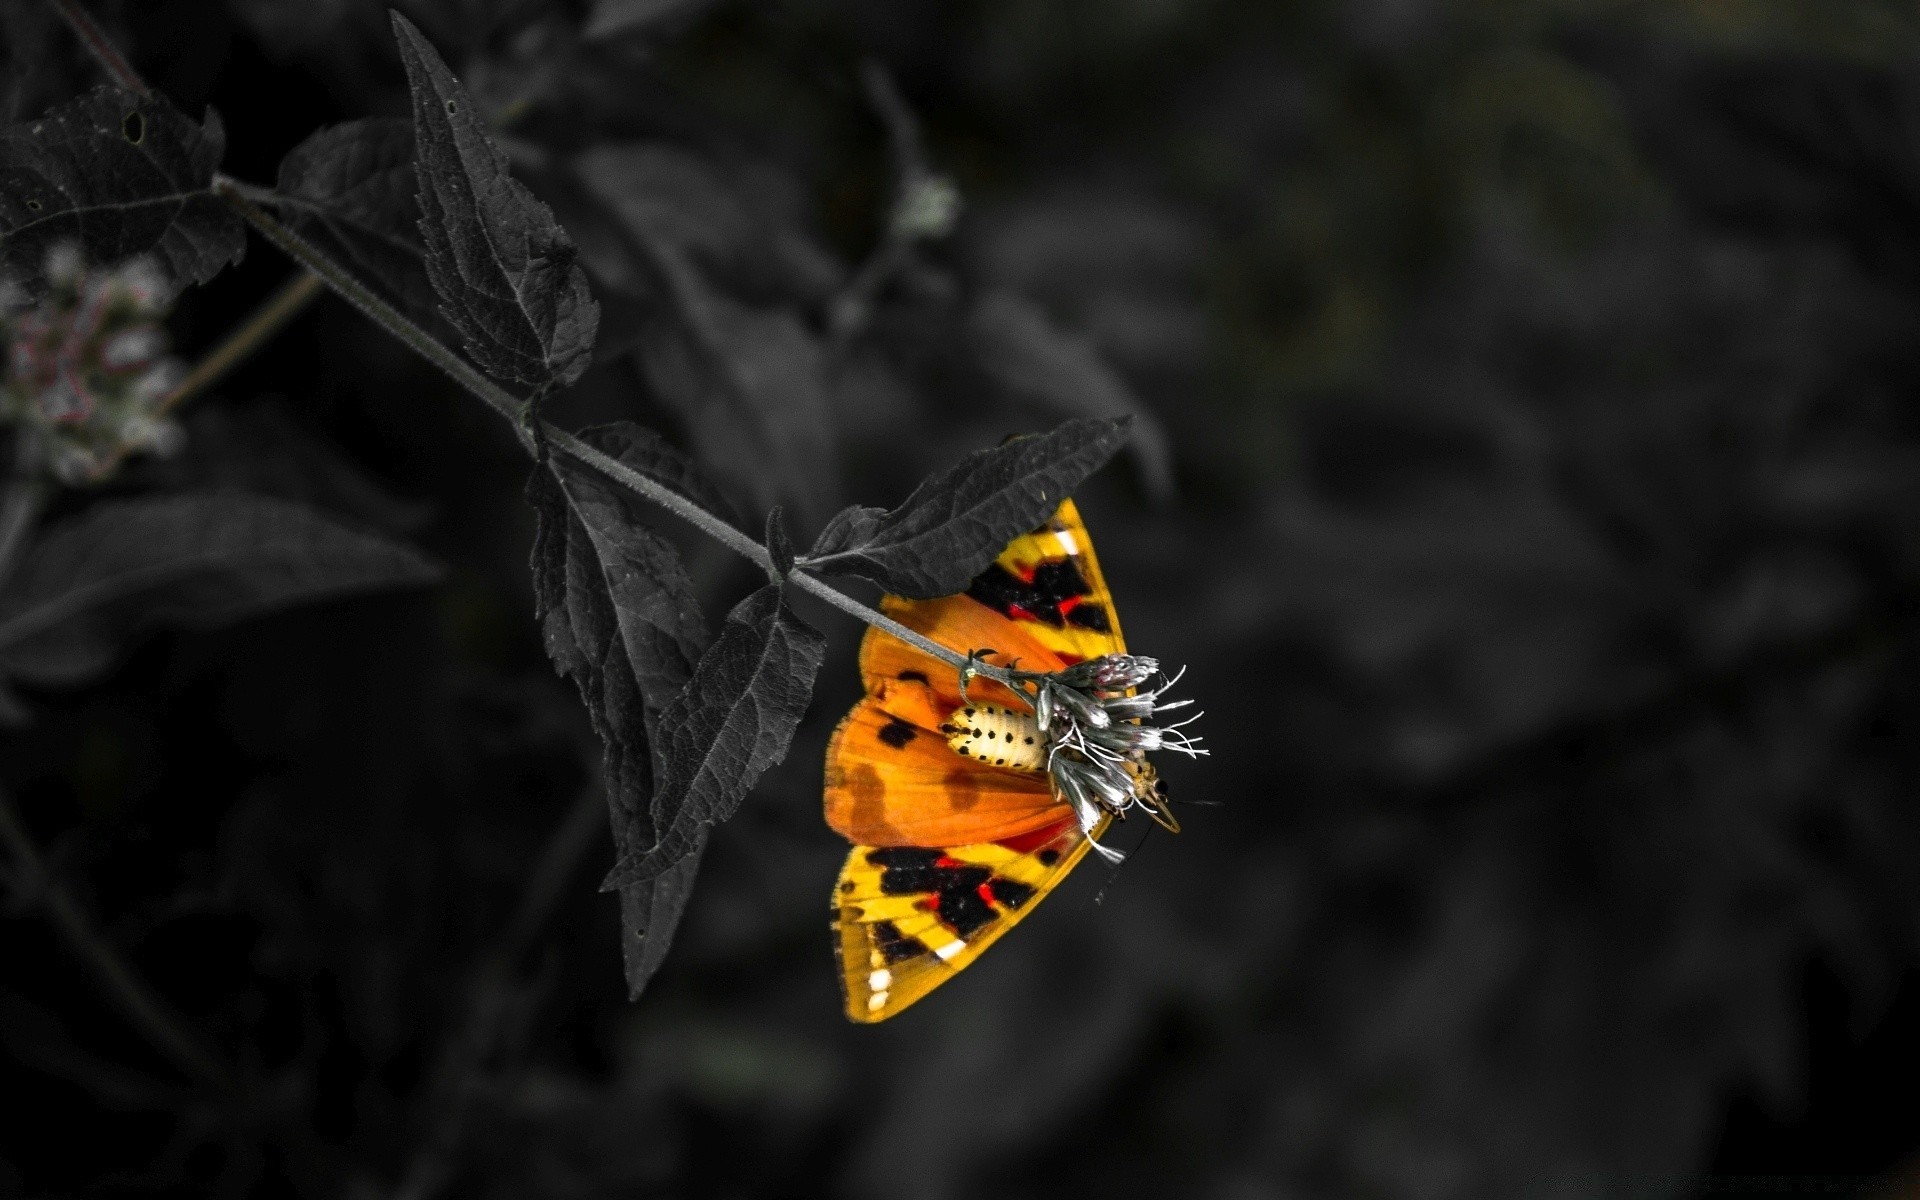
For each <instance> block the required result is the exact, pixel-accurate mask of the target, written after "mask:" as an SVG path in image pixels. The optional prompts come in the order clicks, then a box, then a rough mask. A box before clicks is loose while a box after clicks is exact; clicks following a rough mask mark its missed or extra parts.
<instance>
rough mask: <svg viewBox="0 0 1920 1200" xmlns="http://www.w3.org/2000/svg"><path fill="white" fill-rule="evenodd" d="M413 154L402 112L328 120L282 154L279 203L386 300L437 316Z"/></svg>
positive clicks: (303, 232)
mask: <svg viewBox="0 0 1920 1200" xmlns="http://www.w3.org/2000/svg"><path fill="white" fill-rule="evenodd" d="M413 158H414V145H413V125H412V124H411V123H410V122H408V121H405V120H402V119H400V118H398V117H377V118H373V119H370V120H365V121H348V122H347V123H345V124H343V125H331V126H328V127H327V128H325V129H321V130H319V131H317V132H315V133H314V134H313V135H312V136H310V137H309V138H307V140H306V141H304V142H301V143H300V144H299V145H298V146H295V147H294V148H293V149H292V150H290V151H288V152H287V156H286V157H285V158H283V159H281V160H280V183H279V188H278V193H279V199H280V200H281V203H280V205H279V207H280V209H281V212H282V216H283V218H284V219H285V220H286V222H287V224H288V225H290V226H292V228H293V230H294V232H296V233H298V234H300V236H302V237H304V238H306V239H307V241H309V242H311V243H313V245H314V246H315V247H316V248H318V249H319V250H320V251H322V252H323V253H325V254H326V255H327V256H328V257H329V258H331V259H333V260H334V261H335V262H338V263H341V264H343V265H345V266H347V267H349V268H351V269H352V270H353V271H354V273H355V274H356V275H358V276H360V277H361V278H362V279H363V280H365V281H366V282H368V283H369V284H371V285H372V286H373V287H374V289H375V290H376V291H378V292H380V293H381V294H382V296H383V297H384V298H385V299H386V300H388V301H389V302H391V303H393V304H394V305H396V306H397V307H399V308H401V309H402V310H404V311H406V312H407V313H408V315H410V316H413V317H415V318H416V319H419V318H425V319H426V320H427V321H428V322H434V323H437V322H438V320H439V309H438V305H437V303H436V297H435V294H434V290H433V285H432V283H431V282H430V281H429V280H428V279H427V269H426V245H425V243H424V242H422V241H421V239H420V204H419V201H418V199H417V193H418V191H419V182H418V176H417V175H416V174H415V173H414V169H413Z"/></svg>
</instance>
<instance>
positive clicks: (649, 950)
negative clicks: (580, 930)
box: [615, 828, 708, 999]
mask: <svg viewBox="0 0 1920 1200" xmlns="http://www.w3.org/2000/svg"><path fill="white" fill-rule="evenodd" d="M707 832H708V831H707V830H706V829H705V828H702V829H701V830H700V832H699V834H698V835H697V837H696V838H695V840H694V845H693V849H692V850H690V851H688V852H687V855H686V857H685V858H682V859H681V860H680V861H679V862H677V863H674V864H673V865H672V866H670V867H668V868H667V869H666V870H664V871H662V872H660V874H658V875H655V876H654V877H653V878H652V879H642V880H640V881H639V882H637V883H630V884H627V885H626V886H625V887H623V888H621V889H620V954H621V960H622V961H623V962H624V963H625V964H626V975H627V996H628V998H629V999H638V998H639V996H640V993H641V992H642V991H643V990H644V989H645V988H646V986H647V981H648V980H650V979H652V978H653V974H654V972H655V971H658V970H659V969H660V964H661V963H662V962H663V961H665V960H666V957H667V951H668V950H669V949H671V948H672V946H673V933H674V930H675V929H677V928H678V927H679V925H680V918H681V916H682V915H684V914H685V912H686V908H687V899H688V897H690V896H691V895H692V894H693V881H694V879H695V878H696V877H697V876H698V875H699V874H700V859H701V858H702V857H703V856H704V855H705V854H706V852H707ZM645 849H646V845H645V844H644V843H643V844H641V845H637V846H630V845H627V844H625V843H618V844H616V846H615V850H616V852H617V853H619V854H620V855H621V856H622V857H625V856H626V855H627V854H629V853H638V852H640V851H643V850H645Z"/></svg>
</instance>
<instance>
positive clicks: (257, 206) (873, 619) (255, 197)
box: [213, 176, 1014, 687]
mask: <svg viewBox="0 0 1920 1200" xmlns="http://www.w3.org/2000/svg"><path fill="white" fill-rule="evenodd" d="M213 186H214V190H215V191H216V192H218V193H219V194H220V196H221V197H222V198H223V199H225V200H226V202H227V203H228V204H229V205H230V206H232V208H233V210H234V211H235V212H236V213H238V214H239V215H240V217H241V219H243V220H245V221H246V222H247V223H248V224H249V225H252V226H253V227H254V228H255V229H256V230H258V231H259V232H260V234H261V236H263V237H265V238H266V239H267V240H268V241H270V242H272V243H273V244H274V245H275V246H277V247H278V248H279V249H280V250H281V251H282V252H284V253H285V254H287V255H288V256H289V257H291V258H292V259H294V261H296V262H298V263H300V264H301V265H303V266H305V267H306V268H307V269H308V270H309V271H311V272H313V274H315V275H317V276H319V277H320V278H321V279H322V280H324V281H325V282H326V284H327V286H328V287H331V288H332V289H333V290H334V291H336V292H338V293H339V294H340V295H341V297H342V298H344V299H345V300H346V301H347V302H348V303H349V304H352V305H353V306H354V307H355V308H357V309H359V310H360V311H361V312H362V313H363V314H365V315H366V317H367V318H368V319H369V320H371V321H373V322H374V323H376V324H378V325H380V326H381V327H382V328H384V329H385V330H386V331H387V332H388V333H391V334H392V335H393V336H394V337H396V338H398V339H399V340H400V341H402V342H405V343H406V344H407V345H408V346H411V347H412V348H413V349H414V351H415V352H417V353H418V354H419V355H420V356H421V357H423V358H425V359H426V360H427V361H428V362H430V363H432V364H433V365H434V366H436V367H439V368H440V369H441V370H442V371H444V372H446V374H447V375H448V376H449V377H450V378H451V379H452V380H453V381H454V382H455V383H457V384H459V385H460V386H461V387H463V388H465V389H466V390H467V391H469V392H471V393H472V394H473V395H475V396H477V397H478V398H479V399H480V400H481V401H483V402H484V403H485V404H486V405H487V406H488V407H489V408H491V409H493V410H494V411H495V412H497V413H499V414H500V415H501V416H503V417H505V418H506V419H507V420H508V421H509V422H510V423H511V424H512V425H513V427H514V430H515V432H516V434H517V435H518V436H519V438H520V443H521V445H522V447H524V448H525V449H526V450H527V452H528V453H529V454H536V453H537V447H536V444H535V439H534V437H533V436H532V434H531V432H530V430H531V429H533V428H538V429H539V431H540V433H541V436H542V437H544V438H545V440H546V442H547V444H548V445H550V446H552V447H554V448H555V449H558V450H560V451H561V452H562V453H565V454H566V455H568V456H569V457H571V458H573V459H574V460H575V461H577V462H581V463H584V464H586V465H587V466H590V467H592V468H593V469H594V470H596V471H598V472H599V473H600V474H602V475H604V476H606V477H607V478H608V479H610V480H612V481H613V482H615V483H618V484H619V485H621V486H622V487H624V488H626V489H627V490H629V491H631V492H633V493H635V494H637V495H639V496H641V497H643V498H645V499H647V500H650V501H652V502H653V503H655V504H657V505H659V506H660V507H662V508H664V509H666V510H667V511H668V512H671V513H673V514H674V515H675V516H677V517H679V518H681V519H682V520H684V521H686V522H688V523H689V524H691V525H693V526H695V527H696V528H698V529H699V530H700V531H701V532H703V533H705V534H707V535H708V536H709V537H712V538H714V539H715V540H716V541H718V542H720V543H721V544H722V545H724V546H726V547H727V548H728V549H729V550H732V551H733V552H734V553H736V554H739V555H740V556H742V557H743V558H746V559H748V560H749V561H751V562H753V563H755V564H757V565H758V566H760V567H763V568H765V567H768V566H770V565H771V560H770V559H769V558H768V557H767V552H766V549H765V548H764V547H762V546H761V545H760V543H758V542H756V541H754V540H753V539H752V538H750V537H748V536H747V535H746V534H744V533H742V532H740V531H739V530H738V529H735V528H734V527H733V526H732V525H730V524H728V523H727V522H726V521H724V520H722V519H720V518H719V517H717V516H715V515H713V514H712V513H710V512H708V511H707V510H706V509H704V508H701V507H700V506H699V505H698V504H695V503H694V502H693V501H691V500H689V499H687V498H686V497H685V496H682V495H681V494H680V493H678V492H676V491H674V490H673V489H671V488H669V487H666V486H665V485H663V484H660V483H657V482H655V481H654V480H652V479H650V478H648V477H647V476H645V475H643V474H641V473H640V472H638V471H636V470H634V469H633V468H632V467H629V466H627V465H626V464H625V463H623V462H621V461H620V460H618V459H616V458H614V457H612V456H611V455H608V454H605V453H603V452H601V451H599V450H596V449H595V448H593V447H592V446H589V445H588V444H587V443H585V442H583V441H581V440H580V439H579V438H577V437H575V436H574V435H572V434H571V433H568V432H566V431H565V430H563V429H560V428H559V427H557V426H555V425H551V424H549V423H547V422H545V421H536V422H529V421H527V420H526V419H525V414H526V402H525V401H523V400H521V399H520V398H518V397H516V396H514V395H513V394H512V393H510V392H508V391H507V390H505V389H504V388H502V387H500V385H498V384H496V383H494V382H493V381H492V380H491V379H488V378H487V377H486V376H485V375H482V374H481V373H480V372H479V371H478V370H476V369H475V368H474V367H472V366H471V365H469V364H468V363H467V361H466V360H465V359H463V358H461V357H460V356H459V355H457V354H455V353H454V352H453V351H452V350H450V349H448V348H447V347H446V346H443V345H441V344H440V342H439V341H438V340H437V339H436V338H434V337H433V336H432V335H431V334H429V333H427V332H426V331H425V330H424V329H421V328H420V327H419V326H418V325H415V324H414V323H413V322H412V321H410V320H408V319H407V318H406V317H405V316H404V315H402V314H401V313H400V312H399V311H398V310H397V309H395V308H394V307H393V306H392V305H390V304H388V303H387V302H386V301H384V300H382V299H381V298H380V297H379V296H377V295H375V294H374V292H373V291H372V290H371V289H369V288H368V287H366V285H364V284H362V283H361V282H360V281H359V280H357V279H355V278H354V277H353V276H352V275H351V274H349V273H348V272H347V271H345V270H344V269H342V268H341V267H340V266H338V265H337V264H335V263H334V262H333V261H332V260H331V259H329V258H327V256H326V255H324V254H322V253H320V251H319V250H317V249H315V248H314V247H313V246H311V245H309V244H307V242H306V240H305V239H304V238H302V237H301V236H300V235H299V234H297V233H295V232H294V231H293V230H291V229H289V228H287V227H286V226H285V225H282V224H281V223H280V222H279V221H277V220H275V219H274V217H273V216H272V215H271V214H269V213H268V212H267V211H266V210H265V208H263V207H262V205H272V204H274V203H275V202H276V201H277V199H278V197H277V196H276V195H275V193H274V192H273V191H272V190H270V189H267V188H259V187H254V186H251V185H248V184H244V183H241V182H239V181H238V180H235V179H229V178H227V177H226V176H216V177H215V179H214V185H213ZM788 579H789V580H791V581H792V583H793V585H794V586H795V587H797V588H799V589H800V590H801V591H803V592H806V593H807V594H809V595H811V596H815V597H817V598H819V599H821V600H824V601H826V602H827V603H828V604H830V605H832V606H833V607H835V608H837V609H839V610H840V611H841V612H844V613H847V614H848V615H850V616H852V617H855V618H857V619H858V620H861V621H864V622H866V623H867V624H868V625H871V626H874V627H875V628H877V629H882V630H885V631H886V632H887V633H890V634H892V635H893V636H894V637H896V638H899V639H900V640H901V641H903V642H906V643H907V644H908V645H910V646H913V647H915V648H916V649H918V650H921V651H924V652H925V653H927V654H931V655H933V656H934V657H935V658H938V659H940V660H941V661H942V662H945V663H947V664H949V665H950V666H952V667H954V668H955V669H956V670H957V669H963V668H968V667H969V663H968V659H967V657H966V656H965V655H964V654H961V653H959V652H958V651H956V650H952V649H949V648H948V647H946V646H942V645H940V644H939V643H938V642H935V641H932V640H931V639H929V638H926V637H923V636H921V635H920V634H919V633H917V632H915V631H914V630H911V629H908V628H907V627H906V626H905V625H902V624H900V622H898V621H896V620H894V619H893V618H891V617H889V616H887V615H886V614H884V613H881V612H879V611H877V610H875V609H872V608H869V607H868V606H867V605H865V604H862V603H860V602H859V601H858V600H855V599H854V598H853V597H851V596H849V595H847V594H846V593H845V592H842V591H840V590H839V589H837V588H835V587H833V586H832V585H830V584H828V583H826V582H824V581H822V580H820V579H819V578H817V577H815V576H812V575H809V574H807V573H806V572H804V571H798V570H796V571H794V572H792V573H791V574H790V575H788ZM971 669H972V670H973V673H974V674H977V675H979V676H980V677H982V678H985V679H993V680H996V681H998V682H1000V683H1003V684H1006V685H1008V686H1009V687H1012V686H1014V684H1013V682H1012V680H1011V678H1010V677H1008V676H1007V675H1005V674H1004V673H1002V672H1001V671H1000V670H999V669H998V668H995V667H991V666H987V665H985V664H980V663H975V664H973V665H972V667H971Z"/></svg>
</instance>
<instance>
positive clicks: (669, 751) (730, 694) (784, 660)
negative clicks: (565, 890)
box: [602, 583, 827, 888]
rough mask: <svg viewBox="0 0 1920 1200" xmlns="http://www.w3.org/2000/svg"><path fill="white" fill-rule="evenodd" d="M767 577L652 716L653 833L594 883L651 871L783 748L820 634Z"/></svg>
mask: <svg viewBox="0 0 1920 1200" xmlns="http://www.w3.org/2000/svg"><path fill="white" fill-rule="evenodd" d="M783 590H784V589H783V587H782V585H781V584H778V583H770V584H768V585H766V586H765V587H763V588H761V589H760V590H759V591H757V592H754V593H753V594H752V595H750V596H748V597H747V598H746V599H745V600H742V601H741V602H740V603H739V604H738V605H736V606H735V607H734V610H733V611H732V612H731V613H728V614H727V623H726V624H725V625H724V626H723V627H722V628H721V630H720V636H719V637H718V638H716V639H714V643H713V645H712V646H711V647H709V648H708V650H707V652H706V653H705V654H704V655H702V656H701V658H700V665H699V666H698V667H697V668H696V669H695V670H694V673H693V679H692V680H691V681H690V682H689V683H688V684H687V686H686V688H685V690H684V691H682V692H681V693H680V695H679V696H677V697H676V698H675V699H674V702H673V703H672V704H671V705H669V706H668V707H667V710H666V711H665V712H664V713H662V714H661V715H660V721H659V726H658V729H659V736H658V745H657V747H656V754H657V755H658V759H657V762H656V765H655V768H654V776H655V779H656V780H657V781H658V789H657V791H656V793H655V795H654V802H653V813H654V826H655V828H657V829H658V830H660V835H659V838H658V840H657V841H656V842H655V843H654V844H653V845H652V846H651V847H648V848H646V849H645V850H644V851H642V852H641V853H638V854H629V855H627V856H626V857H625V858H623V859H622V860H621V861H620V863H619V865H618V866H616V867H615V868H614V869H613V872H612V874H610V875H608V876H607V880H606V883H605V884H603V885H602V886H603V887H607V888H613V887H623V886H626V885H629V884H633V883H636V882H639V881H642V880H647V879H653V878H658V877H660V876H661V875H662V874H663V873H664V872H666V871H667V870H669V869H670V868H671V867H673V866H674V864H676V863H678V862H681V861H683V860H684V859H686V858H687V856H689V855H690V854H692V853H694V852H695V851H696V850H697V849H698V848H699V846H700V845H701V843H702V842H703V841H704V839H705V837H706V832H707V829H708V827H709V826H713V825H718V824H719V823H720V822H722V821H725V820H727V819H728V818H729V817H731V816H733V814H734V812H735V811H737V810H738V809H739V807H740V802H741V801H742V800H743V799H745V798H746V795H747V792H748V791H749V790H750V789H751V788H752V787H753V785H754V783H755V782H757V781H758V780H759V778H760V776H761V775H763V774H765V773H766V770H767V768H769V767H772V766H774V765H775V764H777V763H778V762H780V760H781V759H783V758H785V757H786V755H787V745H788V743H789V742H791V741H792V739H793V731H794V729H795V728H796V727H797V726H798V725H799V724H800V718H801V716H802V715H804V714H805V712H806V709H807V701H808V700H809V699H810V698H811V696H812V695H813V678H814V675H815V673H817V672H818V671H819V669H820V663H821V660H822V659H824V658H825V657H826V651H827V643H826V639H825V638H823V637H821V636H820V635H819V634H818V633H816V632H814V630H813V629H811V628H810V627H808V626H807V625H806V624H805V623H804V622H803V621H801V620H800V619H799V618H798V617H796V616H794V615H793V613H792V611H791V610H789V609H788V608H787V606H786V603H785V601H784V600H783V598H782V593H783Z"/></svg>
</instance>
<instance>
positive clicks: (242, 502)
mask: <svg viewBox="0 0 1920 1200" xmlns="http://www.w3.org/2000/svg"><path fill="white" fill-rule="evenodd" d="M438 574H439V570H438V568H437V567H435V566H434V565H433V564H432V563H430V562H429V561H428V560H427V559H425V558H424V557H422V556H421V555H420V554H419V553H418V552H417V551H415V550H413V549H411V548H409V547H407V546H405V545H403V544H402V543H399V542H395V541H392V540H389V539H387V538H384V537H378V536H374V535H372V534H367V533H362V532H359V531H356V530H352V529H348V528H346V527H344V526H342V525H338V524H336V523H335V522H334V521H332V520H331V519H330V518H328V517H326V516H324V515H322V514H321V513H318V512H315V511H314V510H312V509H309V508H307V507H305V506H303V505H298V504H290V503H287V502H286V501H282V500H269V499H266V498H264V497H260V496H249V495H245V494H243V493H237V492H236V493H213V494H205V495H175V496H168V497H165V498H159V499H139V500H111V501H103V502H101V503H99V504H95V505H94V506H93V507H92V508H90V509H88V510H87V511H86V512H85V513H83V514H81V515H80V516H78V517H75V518H73V519H72V520H69V521H67V522H65V523H63V524H61V525H57V526H55V527H53V528H52V529H51V530H49V531H48V533H47V534H46V536H45V537H43V538H42V539H41V540H40V542H39V543H38V544H37V545H35V546H34V548H33V550H32V551H31V552H30V553H29V554H28V555H27V558H26V560H25V562H23V563H22V564H21V567H20V569H19V570H18V571H17V572H16V573H15V574H14V575H13V576H12V578H11V579H10V581H9V582H8V585H7V587H6V588H5V590H4V591H3V592H0V677H4V676H11V677H13V678H17V679H20V680H23V681H26V682H30V683H38V684H71V683H75V682H78V681H80V680H82V679H84V678H85V677H87V676H88V675H91V674H94V673H96V672H98V671H100V670H102V669H104V668H105V667H106V666H107V665H108V664H109V663H110V662H111V661H112V659H113V656H114V655H115V653H117V652H118V651H119V649H120V648H121V646H122V644H123V643H124V642H125V641H126V639H127V638H129V637H130V636H131V635H133V634H135V633H137V632H139V631H140V630H142V629H146V628H149V627H152V626H156V625H185V626H194V627H199V628H205V627H207V626H212V625H220V624H225V623H227V622H229V621H235V620H238V619H240V618H242V617H247V616H252V615H254V614H256V613H263V612H268V611H271V610H274V609H278V608H284V607H286V606H288V605H292V604H297V603H301V602H305V601H311V600H318V599H322V598H325V597H330V596H339V595H344V594H347V593H350V592H364V591H372V590H376V589H379V588H387V587H397V586H404V585H410V584H420V583H427V582H430V581H431V580H433V579H435V578H436V577H437V576H438Z"/></svg>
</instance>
